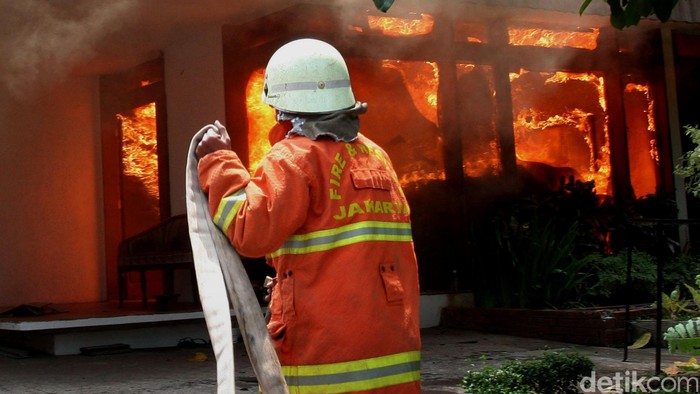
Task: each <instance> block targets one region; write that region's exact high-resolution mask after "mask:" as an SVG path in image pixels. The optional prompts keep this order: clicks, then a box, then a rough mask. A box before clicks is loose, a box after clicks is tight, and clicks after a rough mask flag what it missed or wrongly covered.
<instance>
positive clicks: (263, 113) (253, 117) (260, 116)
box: [246, 68, 276, 171]
mask: <svg viewBox="0 0 700 394" xmlns="http://www.w3.org/2000/svg"><path fill="white" fill-rule="evenodd" d="M264 84H265V69H264V68H259V69H257V70H255V71H253V73H252V74H251V75H250V78H248V85H247V86H246V113H247V117H248V163H249V164H248V169H249V170H250V171H254V170H255V168H257V167H258V164H260V161H261V160H262V159H263V157H264V156H265V154H266V153H267V151H269V150H270V141H269V140H268V138H267V136H268V133H269V131H270V129H271V128H272V126H274V125H275V123H276V120H275V110H274V109H273V108H272V107H270V106H269V105H267V104H265V103H263V101H262V96H261V92H262V91H263V85H264Z"/></svg>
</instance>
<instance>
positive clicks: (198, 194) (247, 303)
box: [186, 125, 288, 394]
mask: <svg viewBox="0 0 700 394" xmlns="http://www.w3.org/2000/svg"><path fill="white" fill-rule="evenodd" d="M209 128H213V129H214V130H215V131H216V130H217V129H216V127H215V126H213V125H207V126H205V127H203V128H202V129H201V130H199V131H198V132H197V133H196V134H195V135H194V137H193V138H192V142H191V143H190V147H189V151H188V153H187V155H188V156H187V172H186V186H187V191H186V197H187V223H188V225H189V234H190V242H191V243H192V254H193V256H194V267H195V271H196V274H197V287H198V288H199V299H200V301H201V303H202V311H203V312H204V319H205V321H206V323H207V330H208V331H209V338H210V340H211V344H212V348H213V350H214V354H215V355H216V370H217V371H216V376H217V391H218V393H219V394H224V393H226V394H232V393H235V389H236V383H235V378H234V376H235V373H234V361H233V335H232V328H231V313H230V308H229V300H230V301H231V305H233V309H234V311H235V313H236V319H237V320H238V326H239V328H240V329H241V334H242V336H243V341H244V343H245V346H246V350H247V351H248V355H249V357H250V361H251V364H252V366H253V370H254V372H255V375H256V376H257V378H258V384H259V386H260V389H261V390H262V392H263V393H265V394H278V393H288V389H287V384H286V382H285V380H284V375H283V374H282V367H281V366H280V362H279V359H278V358H277V353H275V349H274V347H273V345H272V339H271V338H270V334H269V332H268V330H267V327H266V326H265V320H264V316H263V313H262V311H261V309H260V305H259V303H258V300H257V298H256V297H255V293H254V291H253V287H252V286H251V284H250V280H249V279H248V274H247V273H246V271H245V269H244V268H243V263H242V262H241V259H240V257H239V256H238V254H237V253H236V251H235V250H234V249H233V247H232V246H231V244H230V243H229V240H228V238H226V236H225V235H224V233H223V232H222V231H221V230H219V229H218V228H217V227H216V226H215V225H214V222H213V221H212V220H211V215H210V214H209V205H208V200H207V197H206V196H205V195H204V192H202V189H201V187H200V185H199V175H198V172H197V156H196V155H195V149H196V148H197V144H198V143H199V141H201V139H202V137H203V136H204V134H205V133H206V132H207V130H208V129H209Z"/></svg>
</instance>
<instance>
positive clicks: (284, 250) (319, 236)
mask: <svg viewBox="0 0 700 394" xmlns="http://www.w3.org/2000/svg"><path fill="white" fill-rule="evenodd" d="M366 241H397V242H411V241H413V237H412V235H411V224H410V223H404V222H378V221H365V222H359V223H352V224H348V225H345V226H341V227H338V228H334V229H329V230H320V231H314V232H311V233H308V234H299V235H292V236H291V237H289V238H288V239H287V241H285V243H284V244H282V247H281V248H279V249H278V250H277V251H275V252H274V253H272V254H271V255H270V256H269V257H277V256H280V255H283V254H306V253H313V252H320V251H324V250H330V249H335V248H339V247H341V246H346V245H350V244H354V243H358V242H366Z"/></svg>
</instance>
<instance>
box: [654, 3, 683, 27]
mask: <svg viewBox="0 0 700 394" xmlns="http://www.w3.org/2000/svg"><path fill="white" fill-rule="evenodd" d="M651 4H652V6H653V7H654V13H655V14H656V16H657V17H658V18H659V20H661V21H662V22H666V21H667V20H668V19H669V18H670V17H671V12H672V11H673V8H674V7H675V6H676V4H678V0H651Z"/></svg>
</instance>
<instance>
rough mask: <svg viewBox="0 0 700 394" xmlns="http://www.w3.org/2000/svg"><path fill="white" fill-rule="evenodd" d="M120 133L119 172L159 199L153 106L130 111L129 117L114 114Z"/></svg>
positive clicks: (156, 141) (154, 110)
mask: <svg viewBox="0 0 700 394" xmlns="http://www.w3.org/2000/svg"><path fill="white" fill-rule="evenodd" d="M117 118H118V119H119V120H120V121H121V131H122V168H123V169H122V171H123V173H124V175H127V176H132V177H135V178H137V179H139V181H140V182H141V183H142V184H143V186H144V188H145V189H146V191H147V192H148V194H149V195H150V196H152V197H154V198H156V199H157V198H158V197H159V194H160V192H159V188H158V140H157V137H156V104H155V103H150V104H146V105H144V106H142V107H138V108H135V109H133V110H132V112H131V114H129V115H122V114H117Z"/></svg>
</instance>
